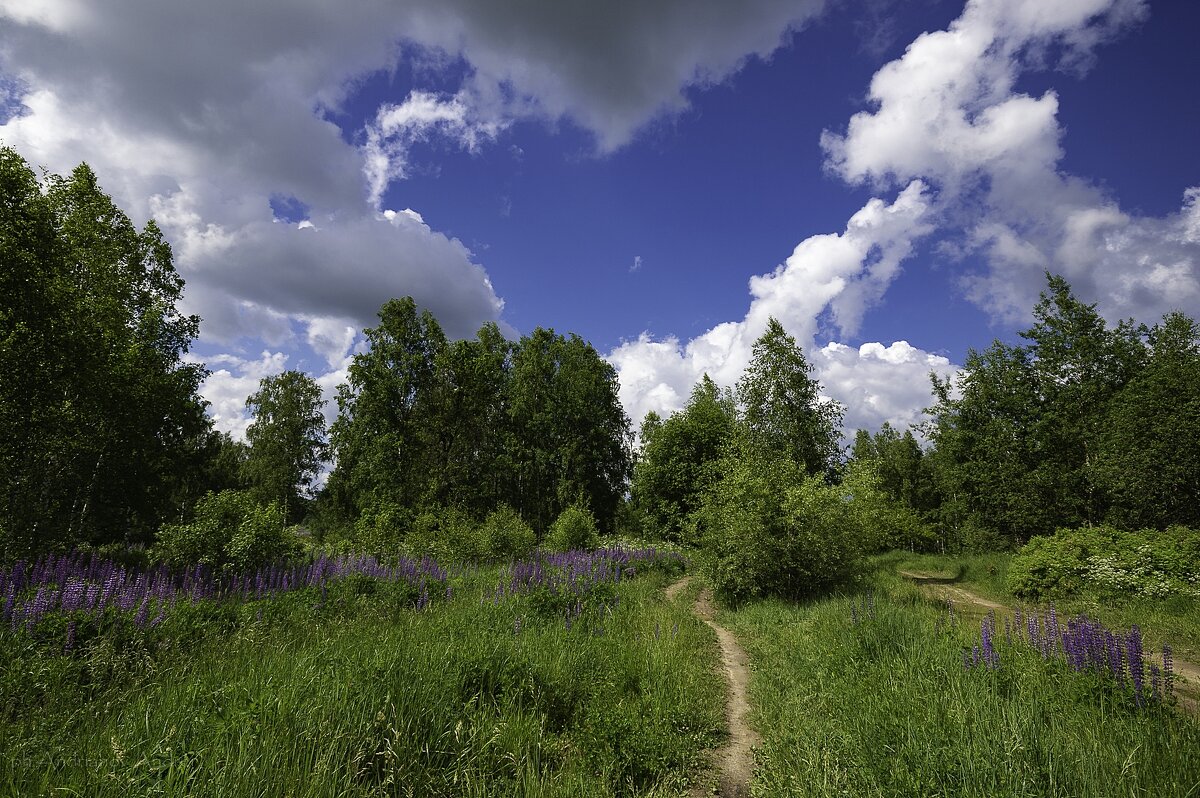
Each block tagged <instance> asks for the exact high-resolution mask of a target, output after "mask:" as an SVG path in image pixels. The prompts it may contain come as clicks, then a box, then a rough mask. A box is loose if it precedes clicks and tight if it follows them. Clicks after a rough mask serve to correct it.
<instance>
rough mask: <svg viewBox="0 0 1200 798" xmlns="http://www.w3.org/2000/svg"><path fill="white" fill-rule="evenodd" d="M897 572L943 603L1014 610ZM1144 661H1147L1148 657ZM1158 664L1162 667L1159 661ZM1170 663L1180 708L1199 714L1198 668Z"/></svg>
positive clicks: (936, 579)
mask: <svg viewBox="0 0 1200 798" xmlns="http://www.w3.org/2000/svg"><path fill="white" fill-rule="evenodd" d="M897 573H899V574H900V576H903V577H904V578H906V579H911V580H912V581H914V582H916V583H917V584H918V585H920V586H921V588H922V589H923V590H924V591H925V592H926V593H927V594H929V595H931V596H936V597H937V598H939V599H942V600H943V601H944V600H947V599H949V600H951V601H953V602H955V603H956V604H965V605H967V606H970V607H975V608H979V609H981V610H983V611H986V610H997V611H1004V612H1012V611H1013V608H1012V607H1008V606H1005V605H1004V604H997V603H996V602H994V601H991V600H989V599H986V598H984V597H983V596H980V595H978V594H976V593H972V592H971V591H970V590H967V589H966V588H965V587H961V586H959V585H953V584H949V582H950V581H952V580H950V579H948V578H945V577H941V576H938V575H934V574H922V573H913V572H911V571H898V572H897ZM1147 658H1149V655H1148V656H1147ZM1159 664H1160V665H1161V664H1162V663H1161V660H1160V661H1159ZM1172 664H1173V670H1174V671H1175V677H1176V682H1175V693H1176V698H1178V699H1179V706H1180V707H1181V708H1182V709H1184V710H1186V711H1188V712H1190V713H1192V714H1200V666H1197V665H1196V663H1194V662H1190V661H1188V660H1182V659H1179V658H1175V659H1174V661H1173V663H1172Z"/></svg>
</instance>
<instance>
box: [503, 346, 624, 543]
mask: <svg viewBox="0 0 1200 798" xmlns="http://www.w3.org/2000/svg"><path fill="white" fill-rule="evenodd" d="M617 388H618V383H617V374H616V371H615V370H614V369H613V367H612V365H611V364H610V363H608V361H606V360H604V358H602V357H600V355H599V353H598V352H596V350H595V349H594V348H593V347H592V346H591V344H588V343H587V342H585V341H584V340H583V339H581V338H580V337H579V336H577V335H571V336H569V337H565V338H564V337H563V336H561V335H557V334H555V332H554V331H553V330H546V329H542V328H540V327H539V328H537V329H535V330H534V331H533V332H532V333H531V334H530V335H528V336H526V337H524V338H522V339H521V340H520V341H519V342H518V343H517V345H516V347H515V349H514V352H513V362H512V372H511V381H510V384H509V393H508V398H509V404H508V412H509V419H510V423H511V436H512V437H511V438H510V443H509V447H508V448H509V456H510V457H511V458H512V464H513V471H512V473H513V476H514V477H515V479H514V481H513V482H512V483H510V484H511V488H510V491H511V492H510V502H509V503H510V504H511V505H512V506H513V507H514V508H516V509H517V510H519V511H520V513H521V515H522V517H523V518H525V519H526V520H527V521H528V522H529V523H530V525H531V526H532V527H533V528H534V530H535V531H537V532H538V534H539V535H544V534H545V532H546V530H547V529H548V528H549V526H550V523H551V522H552V521H553V520H554V519H555V518H556V517H557V516H558V515H559V514H560V513H561V512H562V511H563V510H564V509H565V508H567V507H569V506H571V505H576V504H578V505H583V506H586V507H587V508H589V509H590V511H591V512H592V513H594V514H595V517H596V521H597V523H598V524H599V525H600V528H601V530H602V531H604V532H611V531H612V529H613V528H614V524H615V519H616V514H617V509H618V507H619V506H620V503H621V500H622V498H623V496H624V493H625V489H626V486H627V484H628V479H629V470H630V463H631V457H632V455H631V437H632V436H631V434H630V429H629V418H628V416H626V415H625V411H624V409H623V407H622V406H621V402H620V400H619V398H618V396H617Z"/></svg>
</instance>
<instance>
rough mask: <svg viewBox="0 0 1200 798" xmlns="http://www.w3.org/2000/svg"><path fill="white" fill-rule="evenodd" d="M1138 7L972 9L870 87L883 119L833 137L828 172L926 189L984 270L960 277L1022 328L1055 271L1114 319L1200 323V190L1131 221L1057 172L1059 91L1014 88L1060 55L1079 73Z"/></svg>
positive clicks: (986, 5) (1089, 188)
mask: <svg viewBox="0 0 1200 798" xmlns="http://www.w3.org/2000/svg"><path fill="white" fill-rule="evenodd" d="M1146 10H1147V9H1146V5H1145V3H1144V2H1141V0H1072V1H1071V2H1059V3H1043V2H1040V1H1039V0H1021V1H1020V2H999V0H971V2H969V3H968V4H967V6H966V8H965V10H964V11H963V14H962V16H961V17H959V19H957V20H955V21H954V22H953V23H952V24H951V25H950V27H949V28H948V29H947V30H944V31H937V32H934V33H926V34H923V35H921V36H920V37H918V38H917V39H916V40H915V41H914V42H913V43H912V44H911V45H909V47H908V49H907V51H906V52H905V54H904V56H903V57H901V58H900V59H897V60H896V61H893V62H891V63H889V64H887V65H886V66H884V67H883V68H882V69H880V70H879V71H878V72H877V73H876V74H875V77H874V78H873V79H872V81H871V87H870V93H869V99H870V100H871V101H872V102H873V103H874V105H875V107H874V109H873V110H870V111H864V112H861V113H858V114H855V115H854V116H853V117H852V118H851V120H850V123H849V125H848V127H847V130H846V133H845V134H844V135H839V134H835V133H831V132H828V131H827V132H826V133H825V134H824V135H823V136H822V140H821V143H822V146H823V148H824V149H825V151H826V154H827V156H828V165H829V167H830V169H831V170H833V171H834V172H835V173H836V174H838V175H840V176H842V177H843V178H844V179H846V180H848V181H850V182H853V183H869V184H871V185H874V186H877V187H884V186H888V185H892V184H899V183H904V182H907V181H911V180H914V179H922V180H927V181H929V182H930V183H932V184H933V185H934V186H937V187H938V188H939V190H940V192H941V193H940V196H941V208H942V210H944V211H945V213H946V214H947V216H949V217H951V218H952V220H953V221H954V222H955V223H956V224H957V225H959V226H961V227H962V228H963V229H964V230H965V231H966V233H965V235H964V236H963V244H964V245H965V246H964V251H965V252H978V253H980V254H982V255H983V256H984V257H985V258H986V260H987V264H988V268H987V270H986V271H985V272H983V273H981V274H969V275H966V276H965V277H964V281H963V285H964V287H965V289H966V291H967V294H968V296H970V297H971V298H972V299H973V300H974V301H976V302H977V303H978V304H979V305H981V306H982V307H983V308H985V309H986V310H987V311H988V312H989V313H991V314H992V315H993V317H995V318H997V319H998V320H1002V321H1005V322H1008V323H1022V322H1024V321H1025V320H1026V319H1027V318H1028V314H1029V310H1030V308H1031V307H1032V306H1033V304H1034V302H1035V301H1036V299H1037V295H1038V292H1039V291H1040V290H1041V289H1042V288H1043V287H1044V285H1045V280H1044V277H1043V274H1044V272H1045V270H1047V269H1049V270H1051V271H1054V272H1058V273H1061V274H1063V275H1064V276H1066V277H1067V279H1068V280H1069V281H1070V282H1071V283H1072V285H1073V287H1074V288H1075V289H1076V291H1077V293H1079V294H1080V295H1081V296H1082V297H1084V298H1085V299H1087V300H1088V301H1096V302H1098V303H1099V306H1100V310H1101V312H1103V313H1104V314H1105V315H1106V316H1108V317H1109V318H1110V319H1116V318H1121V317H1126V316H1135V317H1137V318H1139V319H1141V320H1146V321H1153V320H1154V319H1155V318H1157V317H1159V316H1160V315H1162V314H1163V313H1165V312H1167V311H1169V310H1174V309H1184V310H1187V311H1189V312H1192V313H1196V312H1197V311H1200V241H1198V240H1197V236H1196V235H1195V234H1194V225H1195V224H1196V221H1195V220H1196V218H1197V215H1196V210H1195V196H1196V193H1195V190H1194V189H1188V190H1187V191H1186V192H1185V193H1184V201H1183V205H1182V207H1181V209H1180V211H1179V212H1178V213H1176V214H1171V215H1169V216H1167V217H1165V218H1153V217H1144V216H1137V215H1134V214H1130V213H1127V212H1125V211H1122V210H1121V208H1120V207H1119V206H1118V205H1117V203H1116V202H1115V201H1114V200H1112V199H1110V198H1109V197H1107V196H1106V195H1105V194H1104V193H1103V192H1102V191H1101V190H1099V189H1098V188H1096V187H1095V186H1094V185H1091V184H1089V183H1088V182H1086V181H1085V180H1082V179H1080V178H1078V177H1075V176H1071V175H1067V174H1063V173H1061V172H1060V171H1059V168H1058V167H1059V162H1060V161H1061V159H1062V155H1063V152H1062V147H1061V141H1062V137H1063V130H1062V127H1061V125H1060V124H1059V121H1058V110H1059V103H1058V97H1057V95H1056V94H1055V93H1054V92H1053V91H1049V92H1046V93H1045V94H1043V95H1042V96H1040V97H1030V96H1028V95H1025V94H1021V93H1019V92H1017V91H1016V90H1015V89H1014V86H1015V85H1016V81H1017V79H1018V77H1019V76H1020V74H1021V73H1022V72H1023V71H1025V70H1027V69H1029V68H1031V67H1041V66H1044V62H1045V58H1046V54H1047V53H1048V52H1051V51H1052V50H1053V48H1054V47H1055V46H1059V47H1061V48H1065V53H1066V55H1065V56H1063V61H1064V63H1065V65H1066V66H1068V67H1072V68H1080V67H1081V66H1083V65H1086V63H1087V61H1088V60H1089V59H1090V58H1091V57H1092V54H1093V51H1094V49H1095V48H1096V47H1097V46H1098V45H1099V44H1101V43H1103V42H1105V41H1107V40H1108V39H1110V38H1111V37H1113V36H1114V35H1116V34H1117V33H1119V32H1121V31H1122V30H1125V29H1127V28H1128V27H1129V26H1130V25H1132V24H1134V23H1136V22H1138V21H1140V20H1141V19H1142V18H1143V17H1144V16H1145V13H1146Z"/></svg>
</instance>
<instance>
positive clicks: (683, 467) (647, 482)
mask: <svg viewBox="0 0 1200 798" xmlns="http://www.w3.org/2000/svg"><path fill="white" fill-rule="evenodd" d="M736 423H737V416H736V412H735V409H734V403H733V397H732V396H731V395H730V394H729V392H728V391H725V392H722V391H721V389H720V388H718V387H717V384H716V383H715V382H713V381H712V379H711V378H709V376H708V375H707V374H706V375H705V376H704V378H703V379H702V380H701V381H700V382H699V383H697V384H696V387H695V388H693V389H692V396H691V399H690V400H689V401H688V403H687V406H686V407H684V408H683V410H681V411H679V412H678V413H674V414H672V415H671V417H670V418H668V419H667V420H666V421H665V422H660V421H659V420H658V416H657V415H654V416H647V419H646V421H645V422H643V425H642V452H641V456H640V457H639V459H638V462H637V465H636V467H635V468H634V472H633V486H632V488H631V492H632V495H633V501H634V503H635V505H636V506H637V507H638V508H639V509H640V510H641V511H642V512H643V513H644V514H645V522H646V523H647V525H648V527H649V529H648V530H647V531H650V532H654V533H657V534H658V535H660V536H661V537H662V538H664V539H666V540H670V541H685V542H689V543H696V542H697V541H695V540H690V539H689V537H690V536H691V530H692V529H693V527H694V524H693V521H692V515H693V514H694V513H695V512H696V511H697V510H699V509H700V506H701V505H702V504H703V502H704V496H705V494H706V493H707V492H708V490H709V489H710V488H711V487H712V484H713V482H714V481H715V480H716V479H717V477H718V476H719V475H718V472H717V469H716V465H717V463H718V462H719V461H720V459H721V458H722V457H723V456H724V455H725V450H726V447H727V446H728V445H729V442H730V440H731V438H732V435H733V431H734V427H735V425H736Z"/></svg>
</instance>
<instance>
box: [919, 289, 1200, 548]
mask: <svg viewBox="0 0 1200 798" xmlns="http://www.w3.org/2000/svg"><path fill="white" fill-rule="evenodd" d="M1047 280H1048V287H1047V291H1046V292H1044V293H1043V294H1042V299H1041V301H1040V302H1039V303H1038V305H1037V306H1036V307H1035V308H1034V318H1035V324H1034V325H1033V326H1032V327H1031V328H1030V329H1029V330H1027V331H1025V332H1023V333H1022V336H1023V337H1024V338H1025V339H1026V340H1027V341H1028V342H1029V343H1028V344H1027V345H1025V346H1016V347H1012V346H1006V345H1004V344H1002V343H1000V342H999V341H997V342H995V343H994V344H993V345H992V346H991V347H989V348H988V349H987V350H986V351H984V352H975V351H972V352H970V354H969V355H968V357H967V362H966V364H965V369H964V371H963V372H962V373H961V374H960V375H959V377H958V380H957V383H956V385H954V386H952V385H951V384H950V383H949V382H945V383H942V382H939V381H937V380H936V379H935V380H934V392H935V396H936V399H937V403H936V405H935V407H934V408H933V409H932V410H931V413H932V415H933V422H932V424H931V425H930V428H929V433H930V434H929V437H930V439H931V440H932V441H933V443H934V444H935V447H936V451H935V453H933V454H932V455H931V456H930V457H929V462H930V464H931V465H932V466H934V469H933V473H934V474H935V478H936V481H937V484H938V492H939V493H940V496H941V499H942V506H941V512H940V514H941V516H942V521H943V524H944V525H945V526H946V527H948V528H950V529H952V530H954V532H955V536H956V538H957V542H958V543H959V544H965V543H970V542H972V541H974V542H975V543H976V544H984V545H993V546H994V545H1000V546H1008V547H1012V546H1016V545H1020V544H1021V543H1023V542H1024V541H1026V540H1028V539H1030V538H1032V537H1033V536H1035V535H1044V534H1047V533H1049V532H1050V531H1051V530H1053V529H1058V528H1063V527H1076V526H1084V525H1088V524H1097V523H1101V522H1109V523H1114V524H1117V525H1118V526H1121V527H1124V528H1137V527H1156V528H1160V529H1161V528H1164V527H1166V526H1169V525H1171V524H1191V525H1195V524H1196V523H1197V522H1200V510H1198V509H1197V508H1198V507H1200V449H1197V447H1195V446H1194V445H1192V442H1193V441H1194V440H1195V439H1196V436H1197V435H1200V400H1198V399H1196V398H1195V397H1196V396H1197V395H1200V328H1197V325H1196V324H1195V323H1194V322H1193V321H1192V320H1190V319H1188V318H1187V317H1186V316H1183V315H1182V314H1171V315H1169V316H1167V317H1166V318H1165V319H1164V321H1163V323H1162V324H1161V325H1159V326H1157V327H1154V328H1153V329H1146V328H1144V327H1142V328H1135V327H1134V325H1133V323H1132V322H1129V321H1126V322H1121V323H1119V324H1117V325H1116V326H1113V327H1109V326H1107V325H1106V324H1105V322H1104V319H1103V318H1102V317H1101V316H1100V315H1099V314H1098V313H1097V312H1096V309H1095V306H1094V305H1087V304H1084V303H1082V302H1080V301H1079V300H1077V299H1076V298H1075V297H1074V296H1073V295H1072V293H1071V290H1070V286H1068V285H1067V283H1066V282H1065V281H1064V280H1063V279H1062V278H1060V277H1055V276H1051V275H1047Z"/></svg>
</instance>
